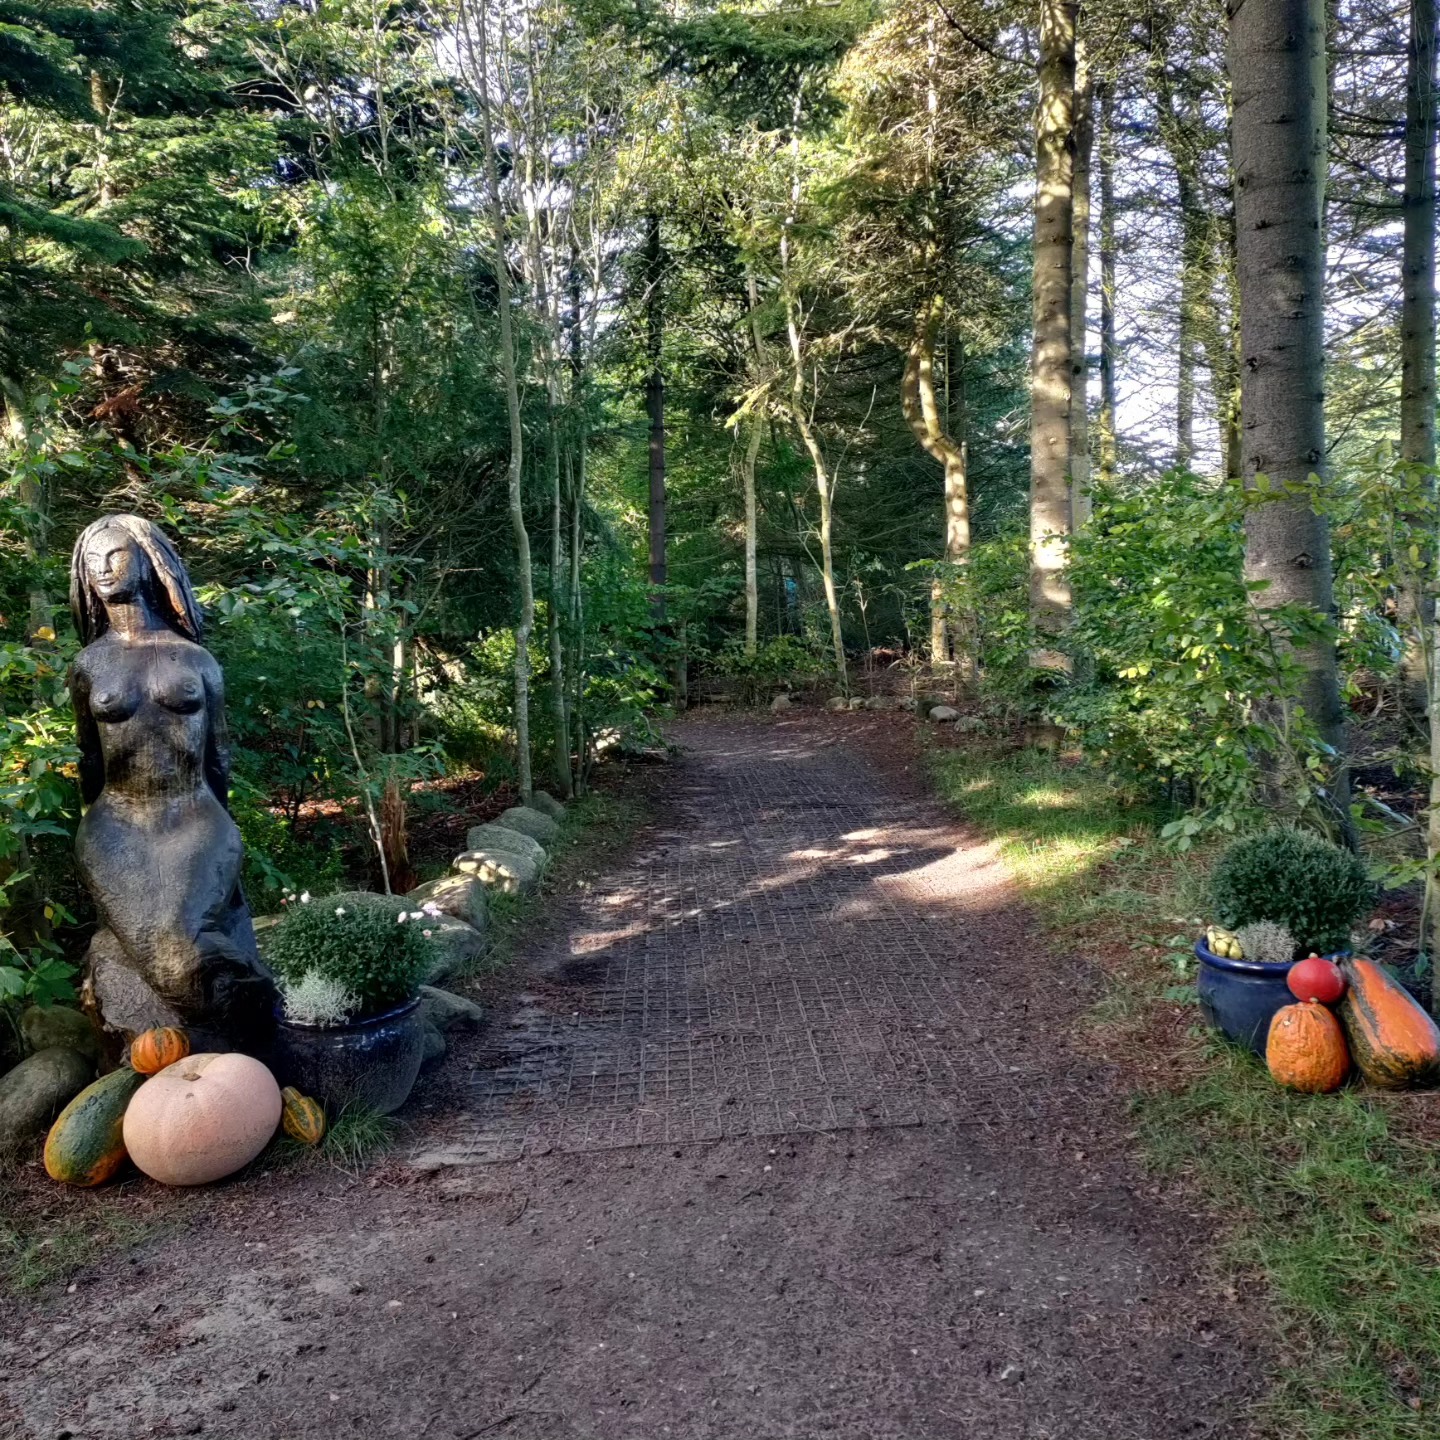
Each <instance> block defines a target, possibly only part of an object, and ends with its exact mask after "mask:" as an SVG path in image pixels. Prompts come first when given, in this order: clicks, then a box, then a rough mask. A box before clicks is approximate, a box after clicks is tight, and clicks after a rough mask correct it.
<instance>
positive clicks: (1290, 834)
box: [1195, 829, 1375, 1054]
mask: <svg viewBox="0 0 1440 1440" xmlns="http://www.w3.org/2000/svg"><path fill="white" fill-rule="evenodd" d="M1210 885H1211V901H1212V904H1213V907H1214V913H1215V916H1216V918H1217V919H1218V920H1219V922H1220V924H1221V925H1223V926H1225V927H1226V930H1227V931H1234V932H1236V933H1235V934H1225V937H1224V944H1223V948H1225V949H1229V950H1230V951H1231V953H1230V954H1228V955H1226V954H1219V953H1217V948H1220V947H1219V946H1217V945H1216V944H1213V943H1210V939H1209V937H1207V939H1201V940H1199V941H1197V942H1196V944H1195V955H1196V958H1197V959H1198V960H1199V962H1200V970H1199V976H1198V988H1199V992H1200V1006H1201V1009H1202V1010H1203V1011H1204V1012H1205V1016H1206V1018H1207V1019H1208V1020H1209V1021H1210V1023H1211V1024H1212V1025H1214V1026H1216V1027H1217V1028H1218V1029H1219V1030H1221V1031H1223V1032H1224V1033H1225V1034H1226V1035H1228V1036H1229V1037H1230V1038H1231V1039H1232V1040H1237V1041H1239V1042H1240V1043H1241V1044H1244V1045H1248V1046H1249V1047H1250V1048H1251V1049H1252V1050H1254V1051H1255V1052H1256V1054H1260V1053H1262V1052H1263V1051H1264V1049H1265V1039H1266V1035H1267V1034H1268V1032H1269V1029H1270V1021H1271V1019H1272V1017H1273V1016H1274V1014H1275V1012H1276V1011H1277V1010H1279V1009H1280V1008H1281V1006H1283V1005H1288V1004H1289V1003H1290V1001H1291V1000H1292V999H1293V998H1294V997H1293V996H1292V995H1291V994H1290V992H1289V989H1288V988H1287V986H1286V983H1285V978H1286V976H1287V975H1288V974H1289V972H1290V966H1291V965H1292V964H1293V963H1294V962H1295V961H1296V960H1297V959H1299V958H1302V957H1304V956H1306V955H1310V954H1318V955H1336V954H1339V953H1343V952H1345V951H1346V949H1347V947H1348V945H1349V941H1350V931H1351V928H1352V927H1353V926H1354V925H1355V923H1356V921H1358V920H1359V919H1360V918H1361V916H1362V915H1364V913H1365V912H1366V911H1367V910H1368V909H1369V908H1370V906H1371V905H1373V904H1374V902H1375V887H1374V885H1373V884H1372V882H1371V880H1370V878H1369V876H1368V875H1367V874H1366V872H1365V866H1364V864H1363V863H1362V862H1361V861H1360V859H1359V857H1358V856H1356V855H1354V854H1353V853H1352V852H1351V851H1349V850H1343V849H1341V848H1340V846H1338V845H1332V844H1331V843H1330V842H1329V841H1328V840H1324V839H1322V838H1321V837H1320V836H1318V835H1312V834H1310V833H1308V832H1306V831H1303V830H1290V829H1274V830H1266V831H1263V832H1262V833H1260V834H1258V835H1247V836H1245V837H1244V838H1243V839H1241V840H1237V841H1236V842H1235V843H1234V844H1233V845H1232V846H1231V847H1230V848H1229V849H1228V850H1227V851H1226V852H1225V854H1224V855H1222V856H1221V857H1220V861H1219V863H1218V864H1217V865H1216V866H1215V871H1214V873H1213V875H1212V876H1211V882H1210ZM1213 933H1224V932H1212V934H1213ZM1235 941H1238V942H1239V943H1238V944H1232V943H1230V942H1235ZM1247 942H1248V943H1247ZM1235 950H1239V951H1240V952H1241V953H1240V954H1238V955H1236V954H1235V953H1234V952H1235Z"/></svg>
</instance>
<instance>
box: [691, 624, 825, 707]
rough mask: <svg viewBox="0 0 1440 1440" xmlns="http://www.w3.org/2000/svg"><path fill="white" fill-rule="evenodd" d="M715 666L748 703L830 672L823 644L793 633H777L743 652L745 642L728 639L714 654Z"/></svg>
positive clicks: (767, 698) (752, 703) (755, 702)
mask: <svg viewBox="0 0 1440 1440" xmlns="http://www.w3.org/2000/svg"><path fill="white" fill-rule="evenodd" d="M714 663H715V668H716V670H717V671H718V673H719V674H720V675H722V676H724V677H725V678H726V679H730V680H734V681H736V682H737V683H738V685H739V688H740V698H741V700H742V701H743V702H744V703H745V704H747V705H757V704H760V703H762V702H763V701H766V700H769V699H770V698H771V697H772V696H773V695H774V693H775V692H776V691H777V690H780V689H784V688H786V687H788V686H803V685H806V684H809V683H810V682H812V681H814V680H817V679H819V678H820V677H821V676H822V675H826V674H828V673H829V672H830V668H831V664H832V662H831V661H830V659H829V657H828V656H827V655H826V653H825V651H824V649H823V648H822V645H821V644H820V643H816V642H815V641H814V640H811V641H810V642H809V643H807V642H806V641H805V640H802V639H801V638H800V637H798V636H795V635H777V636H775V637H774V638H773V639H771V640H767V641H766V642H765V643H764V644H763V645H759V646H757V647H756V649H755V653H754V654H753V655H747V654H746V653H745V646H744V642H743V641H741V640H739V639H732V640H730V641H728V642H727V643H726V645H725V647H724V648H723V649H722V650H721V651H720V653H719V654H718V655H716V656H715V661H714Z"/></svg>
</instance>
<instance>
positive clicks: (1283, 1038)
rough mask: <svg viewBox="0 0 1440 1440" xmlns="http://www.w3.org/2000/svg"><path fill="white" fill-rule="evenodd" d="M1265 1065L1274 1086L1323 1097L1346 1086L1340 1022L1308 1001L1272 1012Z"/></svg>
mask: <svg viewBox="0 0 1440 1440" xmlns="http://www.w3.org/2000/svg"><path fill="white" fill-rule="evenodd" d="M1265 1063H1266V1064H1267V1065H1268V1066H1269V1067H1270V1074H1271V1075H1272V1076H1274V1078H1275V1080H1276V1081H1277V1083H1279V1084H1281V1085H1284V1086H1286V1087H1287V1088H1288V1089H1290V1090H1303V1091H1304V1092H1306V1093H1307V1094H1310V1095H1323V1094H1325V1093H1327V1092H1328V1091H1331V1090H1338V1089H1339V1088H1340V1087H1341V1086H1342V1085H1343V1084H1344V1083H1345V1077H1346V1076H1347V1075H1348V1074H1349V1073H1350V1051H1349V1050H1348V1049H1347V1048H1346V1045H1345V1032H1344V1031H1343V1030H1341V1028H1340V1022H1339V1021H1338V1020H1337V1019H1336V1018H1335V1017H1334V1015H1332V1014H1331V1013H1330V1011H1329V1010H1327V1009H1326V1008H1325V1007H1324V1006H1323V1005H1321V1004H1318V1003H1317V1002H1315V1001H1310V1000H1307V1001H1305V1002H1303V1003H1302V1004H1299V1005H1287V1006H1285V1008H1284V1009H1283V1010H1277V1011H1276V1012H1275V1018H1274V1019H1273V1020H1272V1021H1271V1022H1270V1035H1269V1038H1268V1040H1267V1041H1266V1043H1265Z"/></svg>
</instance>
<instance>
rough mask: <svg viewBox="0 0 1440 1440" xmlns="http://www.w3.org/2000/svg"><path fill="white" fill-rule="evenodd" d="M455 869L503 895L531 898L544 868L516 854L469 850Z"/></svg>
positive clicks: (459, 857) (461, 856)
mask: <svg viewBox="0 0 1440 1440" xmlns="http://www.w3.org/2000/svg"><path fill="white" fill-rule="evenodd" d="M455 869H456V870H457V871H459V872H460V874H462V875H473V876H474V877H475V878H476V879H477V880H478V881H479V882H480V883H481V884H482V885H484V886H485V888H486V889H487V890H498V891H500V893H501V894H503V895H528V894H529V893H530V891H532V890H533V889H534V888H535V883H536V881H538V880H539V878H540V867H539V866H538V865H537V864H536V863H535V862H534V861H533V860H529V859H527V858H526V857H525V856H524V855H518V854H516V853H515V851H513V850H491V849H488V848H487V849H483V850H467V851H466V852H465V853H464V854H463V855H457V856H456V857H455Z"/></svg>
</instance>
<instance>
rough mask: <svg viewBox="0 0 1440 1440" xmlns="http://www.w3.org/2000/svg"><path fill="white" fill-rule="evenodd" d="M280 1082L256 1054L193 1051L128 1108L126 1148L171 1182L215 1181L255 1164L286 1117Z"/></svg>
mask: <svg viewBox="0 0 1440 1440" xmlns="http://www.w3.org/2000/svg"><path fill="white" fill-rule="evenodd" d="M280 1111H281V1102H280V1087H279V1086H278V1085H277V1084H276V1083H275V1077H274V1076H273V1075H272V1074H271V1073H270V1072H269V1070H267V1069H266V1068H265V1066H263V1065H262V1064H261V1063H260V1062H259V1061H258V1060H253V1059H251V1057H250V1056H249V1055H238V1054H230V1055H217V1054H200V1055H190V1056H187V1057H186V1058H185V1059H184V1060H180V1061H177V1062H176V1063H175V1064H174V1065H168V1066H166V1068H165V1069H164V1070H161V1071H160V1072H159V1074H157V1075H152V1076H151V1077H150V1078H149V1079H148V1080H147V1081H146V1082H145V1083H144V1084H143V1085H142V1086H141V1087H140V1088H139V1089H138V1090H137V1091H136V1092H135V1098H134V1099H133V1100H131V1102H130V1106H129V1108H128V1109H127V1110H126V1111H125V1148H126V1149H127V1150H128V1151H129V1152H130V1158H131V1159H132V1160H133V1161H134V1162H135V1164H136V1166H137V1167H138V1168H139V1169H141V1170H143V1171H144V1172H145V1174H147V1175H148V1176H149V1177H150V1178H151V1179H152V1180H159V1181H160V1182H161V1183H162V1184H165V1185H208V1184H209V1183H210V1181H212V1180H219V1179H220V1178H221V1177H222V1176H225V1175H229V1174H231V1173H232V1172H234V1171H236V1170H238V1169H240V1167H241V1166H242V1165H248V1164H249V1163H250V1162H251V1161H252V1160H253V1159H254V1158H255V1157H256V1156H257V1155H258V1154H259V1153H260V1152H261V1151H262V1150H263V1149H264V1148H265V1147H266V1145H268V1144H269V1143H270V1138H271V1136H272V1135H274V1133H275V1127H276V1126H277V1125H278V1124H279V1123H280Z"/></svg>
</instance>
